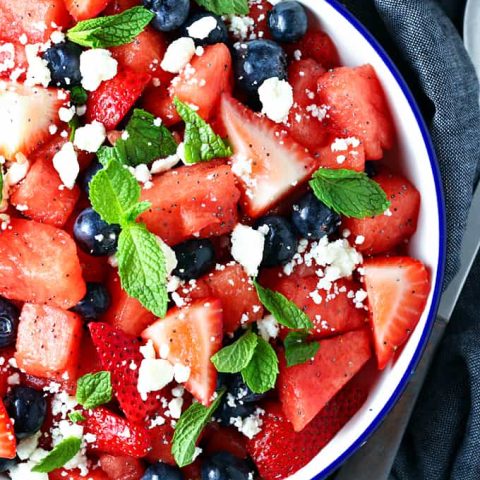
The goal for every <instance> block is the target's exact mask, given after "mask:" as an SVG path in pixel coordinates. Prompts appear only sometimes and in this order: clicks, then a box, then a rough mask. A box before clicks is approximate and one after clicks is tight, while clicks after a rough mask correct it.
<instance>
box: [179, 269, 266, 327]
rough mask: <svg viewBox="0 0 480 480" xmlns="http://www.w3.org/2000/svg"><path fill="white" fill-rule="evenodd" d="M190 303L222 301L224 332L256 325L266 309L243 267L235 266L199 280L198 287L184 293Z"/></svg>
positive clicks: (216, 271)
mask: <svg viewBox="0 0 480 480" xmlns="http://www.w3.org/2000/svg"><path fill="white" fill-rule="evenodd" d="M180 294H181V295H185V299H186V300H191V299H197V298H205V297H215V298H218V299H219V300H220V301H221V302H222V308H223V330H224V333H233V332H235V330H237V328H239V327H240V325H243V324H247V323H251V322H255V321H257V320H260V319H261V318H262V316H263V306H262V304H261V302H260V300H259V299H258V295H257V292H256V290H255V288H254V286H253V284H252V282H251V280H250V278H249V277H248V275H247V274H246V273H245V270H244V269H243V268H242V266H241V265H238V264H231V265H227V266H225V267H224V268H222V269H220V270H215V271H214V272H212V273H209V274H208V275H205V276H204V277H202V278H199V279H198V280H197V281H196V285H195V287H194V288H193V289H192V290H191V291H190V292H189V293H186V294H185V293H184V292H182V289H180Z"/></svg>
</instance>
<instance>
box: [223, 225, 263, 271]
mask: <svg viewBox="0 0 480 480" xmlns="http://www.w3.org/2000/svg"><path fill="white" fill-rule="evenodd" d="M264 245H265V236H264V235H263V234H262V232H259V231H258V230H255V229H253V228H252V227H248V226H246V225H242V224H241V223H239V224H238V225H237V226H236V227H235V229H234V230H233V232H232V249H231V253H232V257H233V258H234V259H235V260H236V261H237V262H238V263H239V264H240V265H242V267H243V268H244V269H245V271H246V272H247V274H248V275H250V276H251V277H255V276H257V273H258V267H259V266H260V263H261V262H262V258H263V247H264Z"/></svg>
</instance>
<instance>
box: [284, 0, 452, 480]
mask: <svg viewBox="0 0 480 480" xmlns="http://www.w3.org/2000/svg"><path fill="white" fill-rule="evenodd" d="M300 1H301V2H302V3H303V4H304V5H305V6H306V7H307V8H308V10H309V11H310V14H311V23H312V25H314V24H317V25H319V26H320V27H321V28H322V29H323V30H324V31H326V32H327V33H328V34H329V35H330V36H331V38H332V39H333V41H334V42H335V44H336V45H337V48H338V51H339V53H340V57H341V60H342V64H343V65H347V66H358V65H362V64H364V63H370V64H372V65H373V67H374V68H375V70H376V72H377V75H378V76H379V78H380V81H381V83H382V85H383V87H384V89H385V92H386V95H387V98H388V102H389V104H390V107H391V110H392V114H393V117H394V121H395V124H396V129H397V137H398V140H397V147H396V148H395V150H394V151H392V152H389V153H388V154H387V156H386V163H387V164H388V165H389V166H392V167H393V169H395V170H398V171H401V172H403V173H404V174H405V175H406V176H407V177H408V178H409V180H411V181H412V182H413V184H414V185H415V186H416V187H417V189H418V190H419V191H420V193H421V197H422V205H421V211H420V217H419V226H418V230H417V232H416V234H415V236H414V238H413V239H412V240H411V242H410V244H409V254H410V255H411V256H413V257H416V258H418V259H420V260H422V261H423V262H424V263H425V264H426V265H427V266H428V268H429V270H430V273H431V278H432V290H431V292H430V296H429V299H428V302H427V306H426V308H425V311H424V313H423V315H422V318H421V320H420V322H419V324H418V326H417V327H416V329H415V331H414V332H413V333H412V335H411V337H410V339H409V340H408V342H407V344H406V346H405V348H404V349H403V350H402V352H401V354H400V355H399V356H398V358H397V359H396V362H395V364H394V365H393V366H390V367H387V369H386V370H384V371H383V372H382V373H381V374H378V375H377V376H376V378H375V381H374V385H373V388H372V389H371V392H370V395H369V397H368V399H367V401H366V403H365V404H364V406H363V407H362V408H361V409H360V411H358V412H357V414H356V415H355V416H354V417H353V418H352V419H351V420H350V421H349V422H348V423H347V424H346V425H345V427H344V428H343V429H342V430H341V431H340V432H339V433H338V434H337V435H336V436H335V438H334V439H333V440H332V441H331V442H330V443H329V444H328V445H327V446H326V447H325V448H324V449H322V451H321V452H320V453H319V454H318V455H317V456H316V457H315V458H314V459H313V460H312V461H311V462H310V463H309V464H308V465H306V466H305V467H304V468H303V469H301V470H300V471H298V472H297V473H296V474H295V475H293V476H291V477H290V480H306V479H312V478H314V477H317V478H318V479H320V478H324V477H325V476H326V475H328V474H329V473H332V472H333V471H334V469H335V468H337V467H338V466H339V465H340V464H341V462H343V461H344V460H345V459H346V458H347V457H348V456H349V455H350V454H351V453H353V451H355V450H356V449H357V448H358V447H359V446H360V445H361V444H362V443H363V442H364V441H365V440H366V438H367V437H368V435H369V434H371V433H372V432H373V431H374V430H375V428H376V427H377V426H378V425H379V423H380V422H381V420H382V418H384V416H385V414H386V413H387V412H388V411H389V410H390V408H391V407H392V405H393V403H394V402H395V400H396V399H397V398H398V395H399V394H400V393H401V391H402V390H403V388H404V386H405V384H406V382H407V380H408V377H409V376H410V374H411V373H412V371H413V369H414V368H415V365H416V363H417V362H418V359H419V357H420V355H421V353H422V351H423V347H424V346H425V343H426V341H427V339H428V335H429V333H430V327H431V325H432V323H433V321H434V317H435V311H436V307H437V304H438V298H439V295H440V289H441V283H442V275H443V258H444V244H445V235H444V210H443V198H442V191H441V184H440V175H439V172H438V168H437V164H436V160H435V155H434V151H433V147H432V145H431V143H430V140H429V136H428V132H427V129H426V127H425V125H424V123H423V120H422V119H421V115H420V113H419V111H418V108H417V106H416V104H415V101H414V100H413V98H412V95H411V93H410V92H409V91H408V88H407V87H406V85H405V82H404V81H403V79H402V78H401V77H400V75H399V74H398V71H397V70H396V68H395V67H394V65H393V64H392V62H391V60H389V58H388V57H387V56H386V54H385V53H384V52H383V50H382V49H381V47H379V46H378V44H377V43H376V42H375V40H373V39H372V37H371V35H370V34H369V33H368V32H367V31H366V30H365V29H364V28H363V27H362V26H361V25H359V24H358V21H357V20H355V19H354V18H353V17H352V16H351V15H350V14H349V13H348V12H346V11H345V9H344V7H342V6H339V5H338V4H337V3H336V2H335V0H300Z"/></svg>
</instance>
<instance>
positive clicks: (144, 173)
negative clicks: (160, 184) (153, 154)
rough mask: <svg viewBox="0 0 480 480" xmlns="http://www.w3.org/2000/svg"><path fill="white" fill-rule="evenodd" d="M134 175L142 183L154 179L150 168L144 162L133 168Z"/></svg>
mask: <svg viewBox="0 0 480 480" xmlns="http://www.w3.org/2000/svg"><path fill="white" fill-rule="evenodd" d="M133 176H134V177H135V178H136V180H137V181H138V182H140V183H148V182H149V181H150V180H151V179H152V175H151V174H150V170H149V169H148V167H147V165H145V164H144V163H141V164H140V165H137V166H136V167H135V168H134V169H133Z"/></svg>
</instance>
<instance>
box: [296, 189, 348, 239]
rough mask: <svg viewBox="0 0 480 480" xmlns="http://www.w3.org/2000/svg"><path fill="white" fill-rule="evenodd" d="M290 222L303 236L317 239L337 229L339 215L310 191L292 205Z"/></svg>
mask: <svg viewBox="0 0 480 480" xmlns="http://www.w3.org/2000/svg"><path fill="white" fill-rule="evenodd" d="M292 222H293V224H294V225H295V227H296V228H297V230H298V231H299V233H300V234H301V235H302V236H303V237H305V238H308V239H312V240H318V239H320V238H322V237H324V236H325V235H331V234H332V233H334V232H335V231H336V230H337V229H338V226H339V225H340V216H339V215H338V214H337V213H335V212H334V211H333V210H330V209H329V208H328V207H327V206H326V205H325V204H324V203H322V202H321V201H320V200H318V199H317V197H315V195H314V194H313V193H311V192H310V193H307V194H306V195H305V196H304V197H302V198H301V199H300V201H299V202H298V203H297V204H295V205H294V206H293V213H292Z"/></svg>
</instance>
